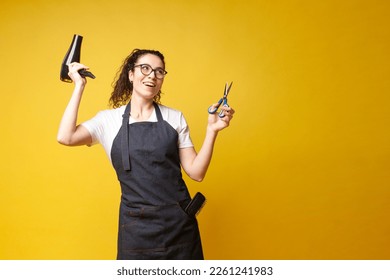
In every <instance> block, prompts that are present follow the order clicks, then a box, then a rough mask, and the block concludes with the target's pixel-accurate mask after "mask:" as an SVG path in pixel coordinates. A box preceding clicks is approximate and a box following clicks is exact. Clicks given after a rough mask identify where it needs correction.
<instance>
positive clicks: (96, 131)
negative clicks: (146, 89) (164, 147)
mask: <svg viewBox="0 0 390 280" xmlns="http://www.w3.org/2000/svg"><path fill="white" fill-rule="evenodd" d="M158 106H159V108H160V111H161V115H162V117H163V120H165V121H166V122H168V123H169V124H170V125H171V126H172V127H173V128H174V129H175V130H176V131H177V134H178V136H179V137H178V143H177V146H178V148H188V147H193V146H194V145H193V144H192V140H191V137H190V130H189V127H188V125H187V122H186V120H185V118H184V116H183V114H182V113H181V112H180V111H177V110H175V109H172V108H169V107H166V106H164V105H161V104H158ZM125 108H126V105H123V106H121V107H119V108H116V109H109V110H104V111H100V112H99V113H97V114H96V116H95V117H93V118H92V119H90V120H88V121H86V122H83V123H82V124H81V125H82V126H84V127H85V128H86V129H87V130H88V131H89V133H90V134H91V136H92V144H97V143H100V144H102V145H103V148H104V150H105V151H106V153H107V155H108V157H109V159H110V160H111V147H112V143H113V141H114V139H115V137H116V135H117V134H118V131H119V129H120V128H121V126H122V115H123V113H124V112H125ZM147 121H148V122H157V115H156V111H155V110H153V113H152V114H151V115H150V117H149V119H148V120H147ZM134 122H136V120H134V119H133V118H132V117H131V116H130V119H129V123H130V124H131V123H134Z"/></svg>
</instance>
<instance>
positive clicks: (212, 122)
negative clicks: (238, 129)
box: [208, 103, 235, 132]
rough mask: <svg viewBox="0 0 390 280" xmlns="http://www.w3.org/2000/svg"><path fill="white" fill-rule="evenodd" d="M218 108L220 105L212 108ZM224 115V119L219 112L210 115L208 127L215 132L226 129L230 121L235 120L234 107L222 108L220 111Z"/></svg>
mask: <svg viewBox="0 0 390 280" xmlns="http://www.w3.org/2000/svg"><path fill="white" fill-rule="evenodd" d="M217 106H218V103H215V104H213V105H212V106H211V108H216V107H217ZM220 110H221V111H223V113H224V115H225V116H224V117H222V118H221V117H219V114H218V112H215V113H214V114H209V119H208V127H209V128H210V129H212V130H213V131H215V132H218V131H221V130H222V129H224V128H226V127H228V126H229V124H230V120H231V119H232V118H233V115H234V113H235V111H234V109H233V108H232V107H223V106H222V107H221V109H220Z"/></svg>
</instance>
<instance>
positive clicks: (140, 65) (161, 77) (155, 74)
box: [133, 63, 168, 80]
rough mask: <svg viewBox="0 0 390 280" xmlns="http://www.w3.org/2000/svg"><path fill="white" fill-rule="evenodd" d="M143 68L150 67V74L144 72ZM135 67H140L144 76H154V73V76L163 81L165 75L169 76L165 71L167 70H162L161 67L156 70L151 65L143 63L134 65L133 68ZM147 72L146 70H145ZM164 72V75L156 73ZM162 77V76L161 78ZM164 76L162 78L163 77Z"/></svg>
mask: <svg viewBox="0 0 390 280" xmlns="http://www.w3.org/2000/svg"><path fill="white" fill-rule="evenodd" d="M143 66H148V67H149V68H150V69H151V71H150V72H149V73H144V72H143V71H142V70H143V69H144V68H143ZM135 67H140V70H141V73H142V75H144V76H149V75H150V74H152V72H154V76H155V77H156V78H157V79H159V80H162V79H164V77H165V75H166V74H168V72H167V71H165V69H163V68H161V67H157V68H155V69H153V68H152V66H150V65H149V64H147V63H143V64H138V65H134V67H133V68H135ZM144 70H145V69H144ZM161 70H162V73H159V72H156V71H161ZM159 75H160V76H159ZM161 75H162V76H161Z"/></svg>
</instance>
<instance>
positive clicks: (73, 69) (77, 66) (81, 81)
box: [68, 62, 89, 86]
mask: <svg viewBox="0 0 390 280" xmlns="http://www.w3.org/2000/svg"><path fill="white" fill-rule="evenodd" d="M68 69H69V72H68V75H69V77H70V78H71V79H72V81H73V82H74V83H75V86H84V85H85V84H86V83H87V79H86V78H84V77H83V76H81V75H80V73H79V72H78V71H79V70H81V69H85V70H88V69H89V67H87V66H85V65H84V64H81V63H78V62H72V63H69V64H68Z"/></svg>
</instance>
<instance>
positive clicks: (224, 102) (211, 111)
mask: <svg viewBox="0 0 390 280" xmlns="http://www.w3.org/2000/svg"><path fill="white" fill-rule="evenodd" d="M232 84H233V82H231V83H230V85H229V86H228V83H226V85H225V89H224V91H223V97H222V98H221V99H219V101H218V106H217V107H215V108H212V106H210V107H209V109H208V111H209V114H215V113H216V112H217V110H218V108H219V106H221V104H222V107H229V104H228V103H227V96H228V94H229V91H230V88H231V87H232ZM218 116H219V117H220V118H223V117H224V116H225V113H224V112H223V110H221V111H220V112H219V113H218Z"/></svg>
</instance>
